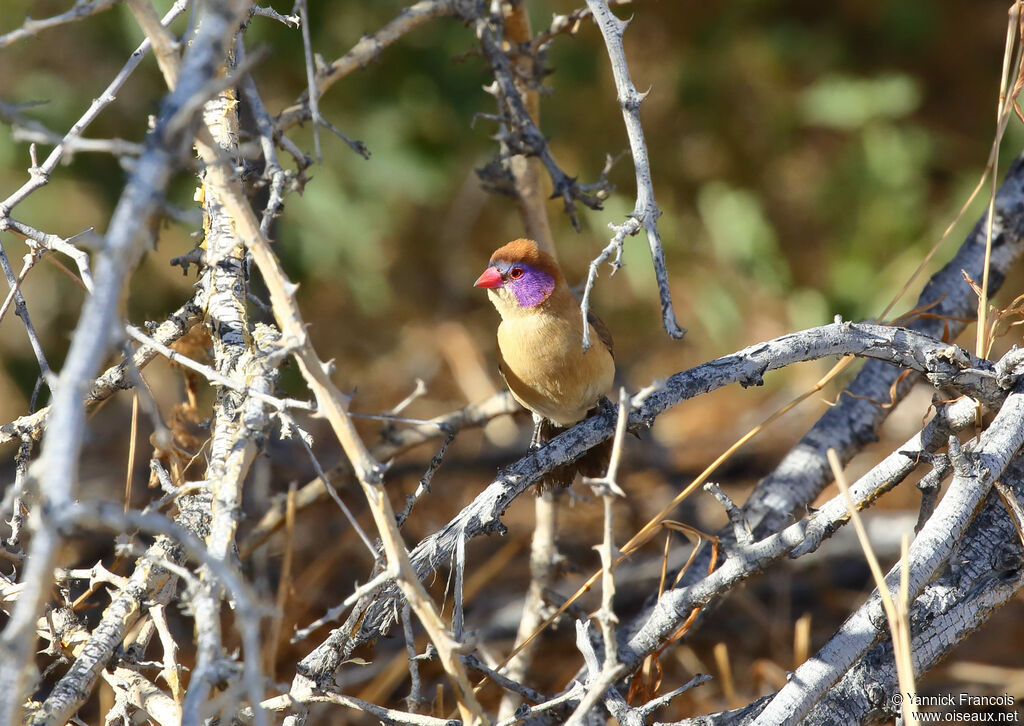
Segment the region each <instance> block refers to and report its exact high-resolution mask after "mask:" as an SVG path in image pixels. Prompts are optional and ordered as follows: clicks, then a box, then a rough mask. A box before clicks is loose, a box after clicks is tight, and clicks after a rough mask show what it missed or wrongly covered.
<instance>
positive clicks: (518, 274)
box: [508, 267, 523, 280]
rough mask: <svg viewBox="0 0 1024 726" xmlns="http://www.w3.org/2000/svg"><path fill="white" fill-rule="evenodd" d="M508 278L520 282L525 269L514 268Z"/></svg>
mask: <svg viewBox="0 0 1024 726" xmlns="http://www.w3.org/2000/svg"><path fill="white" fill-rule="evenodd" d="M508 276H509V277H511V278H512V279H513V280H518V279H519V278H520V277H522V276H523V268H522V267H513V268H512V269H511V270H509V273H508Z"/></svg>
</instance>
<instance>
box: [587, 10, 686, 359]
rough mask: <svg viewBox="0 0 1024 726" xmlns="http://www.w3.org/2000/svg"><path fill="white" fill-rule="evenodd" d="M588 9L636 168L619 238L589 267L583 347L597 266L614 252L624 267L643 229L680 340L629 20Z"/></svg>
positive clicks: (665, 318) (667, 323) (664, 311)
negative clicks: (633, 70) (630, 58)
mask: <svg viewBox="0 0 1024 726" xmlns="http://www.w3.org/2000/svg"><path fill="white" fill-rule="evenodd" d="M587 7H588V8H590V11H591V12H592V13H593V14H594V22H595V23H596V24H597V27H598V28H600V30H601V36H602V37H603V38H604V43H605V46H607V48H608V57H609V58H610V59H611V65H612V75H613V76H614V78H615V90H616V92H617V94H618V100H619V106H621V107H622V118H623V120H624V121H625V122H626V134H627V136H628V137H629V150H630V153H631V154H632V156H633V168H634V169H635V170H636V205H635V206H634V207H633V211H632V212H630V214H629V215H628V218H627V219H626V221H625V222H624V223H623V224H621V225H616V224H613V225H611V228H612V230H613V231H614V232H615V235H614V236H613V237H612V241H611V242H610V243H609V244H608V246H607V247H605V248H604V250H603V251H602V252H601V254H600V255H599V256H598V257H597V259H595V260H594V261H593V262H591V263H590V269H589V271H588V273H587V285H586V288H585V289H584V292H583V300H582V302H581V303H580V306H581V312H582V314H583V348H584V349H588V348H590V327H589V326H588V325H587V324H586V321H587V313H588V307H589V304H590V292H591V290H592V289H593V287H594V281H595V280H596V279H597V268H598V267H599V266H600V264H601V263H602V262H604V261H605V260H607V259H608V257H609V256H611V255H612V253H614V254H615V260H614V261H613V262H612V269H613V271H614V270H616V269H618V268H619V267H620V266H621V260H622V244H623V241H624V240H625V238H626V236H627V235H634V234H636V233H637V232H639V231H640V230H641V229H643V230H644V232H645V233H646V235H647V243H648V245H649V246H650V248H651V262H652V263H653V264H654V275H655V277H656V278H657V280H658V295H659V296H660V298H661V319H662V324H663V325H664V327H665V332H666V333H668V334H669V335H670V336H671V337H673V338H677V339H681V338H682V337H683V336H684V335H686V330H685V329H683V328H681V327H679V323H678V322H676V314H675V311H674V310H673V308H672V293H671V291H670V290H669V285H668V269H667V268H666V267H665V252H664V250H663V249H662V246H661V234H660V233H659V232H658V217H660V216H661V210H659V209H658V204H657V202H655V201H654V185H653V184H652V183H651V164H650V161H649V160H648V158H647V142H646V141H644V129H643V126H641V125H640V104H641V103H643V100H644V98H646V96H647V94H646V93H640V92H639V91H638V90H637V89H636V86H634V85H633V80H632V79H631V78H630V77H629V66H628V65H627V64H626V51H625V50H624V49H623V47H622V34H623V33H624V32H625V31H626V26H628V25H629V21H628V20H619V19H618V18H617V17H615V14H614V13H612V11H611V8H609V7H608V3H607V2H606V0H587Z"/></svg>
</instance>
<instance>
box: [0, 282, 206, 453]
mask: <svg viewBox="0 0 1024 726" xmlns="http://www.w3.org/2000/svg"><path fill="white" fill-rule="evenodd" d="M204 300H205V297H204V296H202V295H200V296H197V297H195V298H193V299H191V300H189V301H188V302H186V303H185V304H184V305H182V306H181V307H180V308H178V309H177V310H175V311H174V312H173V313H171V314H170V315H169V316H168V318H167V320H166V321H164V322H163V323H161V324H160V325H159V326H156V328H155V330H153V333H152V335H151V336H150V337H151V338H152V340H153V342H154V343H157V344H159V345H161V346H164V347H166V345H168V344H170V343H173V342H174V341H176V340H178V339H179V338H181V337H182V336H184V335H185V334H186V333H188V331H189V330H191V329H192V327H193V326H194V325H195V324H196V323H197V322H199V320H200V318H201V317H202V314H201V308H202V306H203V305H204ZM157 354H158V351H157V350H156V349H155V348H153V347H151V346H149V345H142V346H140V347H139V348H138V349H137V350H136V351H135V354H134V355H133V357H132V363H131V366H132V367H134V368H135V369H141V368H143V367H145V366H146V365H147V364H148V363H149V362H150V361H151V360H153V359H154V358H155V357H156V356H157ZM129 371H130V367H129V365H128V363H127V361H123V362H121V363H119V364H116V365H113V366H111V367H110V368H108V369H107V370H106V371H104V372H103V373H102V374H101V375H100V376H99V377H98V378H96V380H95V381H94V382H93V384H92V387H91V389H90V391H89V393H88V394H87V396H86V397H85V407H86V412H91V411H93V410H95V408H96V407H97V406H98V405H99V404H101V403H102V402H103V401H105V400H107V399H108V398H110V397H111V396H112V395H114V394H115V393H117V392H118V391H121V390H124V389H126V388H130V387H131V385H132V383H131V375H130V372H129ZM49 413H50V409H49V407H47V408H43V409H40V410H39V411H36V412H35V413H33V414H28V415H27V416H22V417H21V418H18V419H16V420H14V421H12V422H11V423H7V424H4V425H2V426H0V444H4V443H7V442H8V441H15V440H17V439H18V438H20V437H25V436H28V437H30V438H32V439H38V438H39V437H40V436H41V435H42V433H43V429H44V427H45V425H46V421H47V418H48V416H49Z"/></svg>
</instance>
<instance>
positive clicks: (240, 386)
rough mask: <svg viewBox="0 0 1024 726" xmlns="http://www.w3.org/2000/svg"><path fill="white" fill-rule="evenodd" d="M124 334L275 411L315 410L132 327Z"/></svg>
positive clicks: (305, 402)
mask: <svg viewBox="0 0 1024 726" xmlns="http://www.w3.org/2000/svg"><path fill="white" fill-rule="evenodd" d="M125 333H126V334H127V335H128V337H129V338H131V339H132V340H135V341H137V342H139V343H141V344H142V345H144V346H147V347H149V348H151V349H152V350H154V351H156V352H157V353H159V354H160V355H162V356H164V357H165V358H167V360H170V361H174V362H175V363H177V364H178V365H180V366H183V367H185V368H188V369H189V370H193V371H195V372H196V373H199V374H200V375H202V376H203V377H205V378H206V379H207V380H209V381H210V382H211V383H214V384H216V385H218V386H224V387H225V388H230V389H231V390H232V391H235V392H236V393H244V394H247V395H250V396H252V397H253V398H255V399H256V400H258V401H260V402H262V403H265V404H267V405H268V406H270V407H271V408H273V409H274V410H276V411H287V410H289V409H298V410H300V411H313V410H315V406H314V405H313V404H311V403H309V402H307V401H299V400H296V399H294V398H278V397H277V396H272V395H270V394H269V393H265V392H264V391H261V390H259V389H254V388H253V387H252V386H251V384H249V383H244V382H242V381H240V380H236V379H235V378H232V377H230V376H227V375H224V374H223V373H219V372H218V371H216V370H214V369H213V368H211V367H210V366H208V365H204V364H202V363H199V362H198V361H194V360H192V359H191V358H189V357H188V356H185V355H182V354H181V353H179V352H178V351H176V350H174V349H173V348H171V347H169V346H166V345H164V344H163V343H160V342H159V341H157V340H154V339H153V338H152V337H151V336H148V335H146V334H145V333H143V332H142V331H141V330H139V329H138V328H136V327H135V326H133V325H127V326H125Z"/></svg>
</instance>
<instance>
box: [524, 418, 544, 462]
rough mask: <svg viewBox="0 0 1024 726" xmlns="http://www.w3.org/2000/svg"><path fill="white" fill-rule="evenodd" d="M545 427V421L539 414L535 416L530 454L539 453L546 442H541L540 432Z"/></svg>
mask: <svg viewBox="0 0 1024 726" xmlns="http://www.w3.org/2000/svg"><path fill="white" fill-rule="evenodd" d="M543 425H544V420H543V419H542V418H541V417H540V416H538V415H537V414H534V415H533V436H532V437H530V447H529V448H528V449H527V451H528V452H529V453H531V454H532V453H533V452H535V451H537V450H538V449H539V448H540V447H541V446H543V445H544V442H543V441H542V440H541V437H540V432H541V428H542V427H543Z"/></svg>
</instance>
